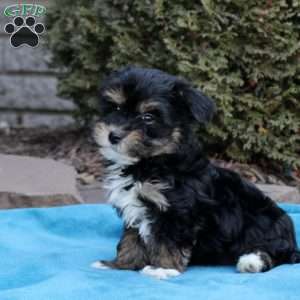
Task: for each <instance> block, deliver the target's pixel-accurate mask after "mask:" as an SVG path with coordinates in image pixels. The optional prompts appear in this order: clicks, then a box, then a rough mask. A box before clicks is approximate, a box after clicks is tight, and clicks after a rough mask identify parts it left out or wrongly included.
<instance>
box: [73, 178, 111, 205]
mask: <svg viewBox="0 0 300 300" xmlns="http://www.w3.org/2000/svg"><path fill="white" fill-rule="evenodd" d="M78 189H79V192H80V195H81V197H82V199H83V200H84V202H85V203H105V202H107V199H108V192H107V191H106V190H104V189H103V184H102V183H101V182H100V181H95V182H94V183H93V184H89V185H79V186H78Z"/></svg>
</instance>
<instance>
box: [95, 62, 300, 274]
mask: <svg viewBox="0 0 300 300" xmlns="http://www.w3.org/2000/svg"><path fill="white" fill-rule="evenodd" d="M99 107H100V109H101V113H102V115H101V118H100V120H101V121H100V122H98V123H97V124H96V126H95V130H94V136H95V140H96V142H97V144H98V145H99V147H100V152H101V153H102V155H103V157H104V158H105V160H106V161H107V177H106V187H107V188H108V190H109V191H110V197H109V201H110V203H111V204H112V205H113V206H114V207H115V208H116V210H117V211H118V213H119V215H120V216H121V217H122V218H123V220H124V233H123V236H122V238H121V241H120V242H119V244H118V247H117V257H116V258H115V259H114V260H113V261H98V262H96V263H94V264H93V266H94V267H97V268H116V269H129V270H141V272H142V273H143V274H146V275H150V276H154V277H156V278H159V279H165V278H168V277H171V276H177V275H179V274H180V273H182V272H184V270H185V269H186V268H187V266H188V265H192V264H197V265H231V264H235V265H236V266H237V270H238V271H239V272H242V273H243V272H251V273H255V272H264V271H267V270H270V269H271V268H272V267H274V266H277V265H280V264H283V263H297V262H300V253H299V252H298V250H297V245H296V240H295V233H294V227H293V224H292V221H291V219H290V218H289V216H288V215H287V214H286V213H285V212H284V211H283V210H282V209H281V208H279V207H278V206H277V205H276V204H275V203H274V202H273V201H272V200H271V199H270V198H268V197H267V196H265V195H264V194H263V193H262V192H261V191H259V190H258V189H257V188H256V187H255V186H254V185H252V184H251V183H249V182H247V181H245V180H243V179H242V178H241V177H240V176H239V175H238V174H236V173H234V172H232V171H230V170H227V169H223V168H220V167H217V166H214V165H213V164H211V163H210V162H209V160H208V159H207V158H206V157H205V155H204V153H203V151H202V149H201V146H200V144H199V142H198V139H197V137H196V136H195V134H194V130H193V128H194V127H195V125H197V123H203V124H205V123H207V122H208V121H209V120H211V118H212V116H213V113H214V111H215V106H214V104H213V102H212V101H211V100H210V99H209V98H208V97H207V96H205V95H204V94H203V93H202V92H201V91H199V90H196V89H194V88H193V87H192V86H191V85H190V84H189V83H187V82H186V81H185V80H182V79H179V78H177V77H175V76H172V75H169V74H166V73H164V72H162V71H159V70H155V69H143V68H137V67H127V68H124V69H121V70H119V71H116V72H114V73H112V74H111V75H110V76H109V77H108V78H107V79H106V80H104V81H103V82H102V87H101V90H100V106H99Z"/></svg>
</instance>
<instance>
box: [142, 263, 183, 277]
mask: <svg viewBox="0 0 300 300" xmlns="http://www.w3.org/2000/svg"><path fill="white" fill-rule="evenodd" d="M141 274H144V275H147V276H151V277H154V278H156V279H168V278H169V277H175V276H178V275H180V274H181V273H180V272H179V271H177V270H175V269H164V268H154V267H152V266H146V267H145V268H144V269H143V270H141Z"/></svg>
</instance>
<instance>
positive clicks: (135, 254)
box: [92, 228, 148, 270]
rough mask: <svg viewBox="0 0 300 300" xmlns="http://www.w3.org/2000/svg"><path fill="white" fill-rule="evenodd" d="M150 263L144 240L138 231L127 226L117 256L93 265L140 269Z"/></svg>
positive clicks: (102, 267) (104, 267) (100, 267)
mask: <svg viewBox="0 0 300 300" xmlns="http://www.w3.org/2000/svg"><path fill="white" fill-rule="evenodd" d="M147 264H148V258H147V253H146V248H145V245H144V242H143V241H142V240H141V238H140V236H139V234H138V231H137V230H136V229H134V228H127V229H125V231H124V234H123V237H122V239H121V240H120V242H119V244H118V246H117V257H116V259H114V260H113V261H97V262H94V263H93V264H92V267H94V268H97V269H110V268H112V269H127V270H140V269H142V268H143V267H145V266H146V265H147Z"/></svg>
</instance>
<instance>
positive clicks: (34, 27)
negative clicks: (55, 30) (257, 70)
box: [4, 16, 45, 48]
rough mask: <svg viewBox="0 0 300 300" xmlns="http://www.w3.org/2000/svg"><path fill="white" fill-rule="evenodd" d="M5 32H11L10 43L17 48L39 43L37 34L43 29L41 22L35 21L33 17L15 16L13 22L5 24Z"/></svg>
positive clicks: (34, 45)
mask: <svg viewBox="0 0 300 300" xmlns="http://www.w3.org/2000/svg"><path fill="white" fill-rule="evenodd" d="M4 30H5V32H6V33H8V34H11V37H10V43H11V45H12V46H13V47H15V48H17V47H20V46H22V45H28V46H30V47H36V46H37V45H38V44H39V34H42V33H43V32H44V31H45V26H44V25H43V24H42V23H37V24H36V21H35V18H34V17H31V16H30V17H27V18H26V19H24V18H22V17H16V18H15V19H14V20H13V23H9V24H6V26H5V28H4Z"/></svg>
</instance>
